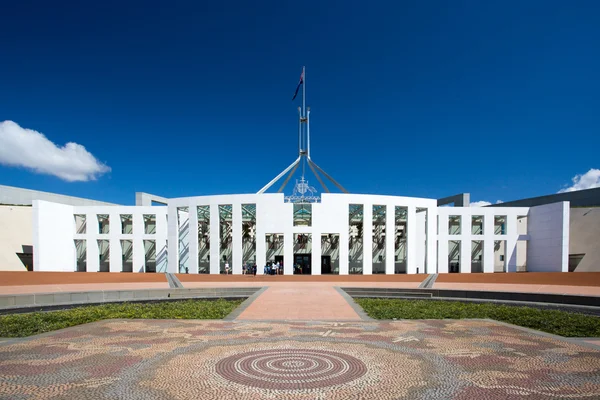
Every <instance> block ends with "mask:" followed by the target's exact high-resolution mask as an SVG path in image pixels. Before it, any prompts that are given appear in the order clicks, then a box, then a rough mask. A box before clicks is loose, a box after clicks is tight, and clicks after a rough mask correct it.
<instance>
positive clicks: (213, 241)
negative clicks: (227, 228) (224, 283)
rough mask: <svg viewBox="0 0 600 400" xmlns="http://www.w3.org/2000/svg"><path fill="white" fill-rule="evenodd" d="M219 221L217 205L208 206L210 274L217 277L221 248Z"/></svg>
mask: <svg viewBox="0 0 600 400" xmlns="http://www.w3.org/2000/svg"><path fill="white" fill-rule="evenodd" d="M219 224H220V220H219V205H218V204H211V205H210V274H211V275H219V272H220V268H219V265H220V264H219V263H220V261H221V260H219V249H220V247H221V238H220V235H221V233H220V231H221V229H220V226H219Z"/></svg>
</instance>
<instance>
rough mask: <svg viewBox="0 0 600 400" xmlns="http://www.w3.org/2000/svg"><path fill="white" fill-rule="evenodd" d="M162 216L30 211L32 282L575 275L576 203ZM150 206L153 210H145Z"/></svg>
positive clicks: (44, 205)
mask: <svg viewBox="0 0 600 400" xmlns="http://www.w3.org/2000/svg"><path fill="white" fill-rule="evenodd" d="M162 201H163V202H166V205H161V206H151V205H138V206H116V205H99V206H72V205H68V204H59V203H53V202H48V201H43V200H35V201H33V242H34V243H33V247H34V270H36V271H82V272H83V271H87V272H102V271H110V272H133V273H140V272H170V273H190V274H197V273H206V274H220V273H224V272H225V265H227V264H228V265H229V266H230V267H231V271H232V273H233V274H241V273H242V266H243V265H245V264H249V265H254V264H256V265H257V266H258V268H257V273H258V274H262V273H263V266H265V265H266V264H267V263H277V262H279V263H280V264H282V265H283V272H284V274H286V275H291V274H310V275H320V274H340V275H348V274H364V275H370V274H376V273H382V274H399V273H407V274H416V273H446V272H457V273H471V272H484V273H492V272H500V271H503V272H515V271H517V270H527V271H554V272H559V271H562V272H567V271H568V254H569V203H568V202H558V203H553V204H545V205H540V206H533V207H438V205H437V200H436V199H426V198H414V197H400V196H381V195H361V194H348V193H322V194H321V197H320V198H318V200H317V201H314V202H292V201H289V198H286V197H284V195H283V194H282V193H275V194H272V193H259V194H241V195H219V196H201V197H185V198H174V199H162ZM146 204H147V203H146Z"/></svg>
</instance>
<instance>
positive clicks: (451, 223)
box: [448, 215, 461, 235]
mask: <svg viewBox="0 0 600 400" xmlns="http://www.w3.org/2000/svg"><path fill="white" fill-rule="evenodd" d="M460 223H461V221H460V215H450V216H448V234H449V235H460Z"/></svg>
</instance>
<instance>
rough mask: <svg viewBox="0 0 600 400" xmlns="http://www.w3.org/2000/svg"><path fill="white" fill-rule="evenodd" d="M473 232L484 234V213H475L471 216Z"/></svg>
mask: <svg viewBox="0 0 600 400" xmlns="http://www.w3.org/2000/svg"><path fill="white" fill-rule="evenodd" d="M471 234H473V235H483V215H473V216H472V217H471Z"/></svg>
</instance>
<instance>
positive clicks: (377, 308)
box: [355, 298, 600, 337]
mask: <svg viewBox="0 0 600 400" xmlns="http://www.w3.org/2000/svg"><path fill="white" fill-rule="evenodd" d="M355 301H356V303H358V304H359V305H360V306H361V307H362V308H363V309H364V310H365V312H366V313H367V314H368V315H369V316H370V317H372V318H375V319H394V318H396V319H464V318H489V319H493V320H496V321H502V322H508V323H510V324H514V325H519V326H524V327H526V328H532V329H537V330H540V331H544V332H548V333H552V334H555V335H560V336H565V337H600V317H596V316H592V315H585V314H580V313H576V312H567V311H559V310H548V309H546V310H544V309H539V308H533V307H515V306H507V305H502V304H494V303H462V302H458V301H436V300H403V299H366V298H358V299H355Z"/></svg>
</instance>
